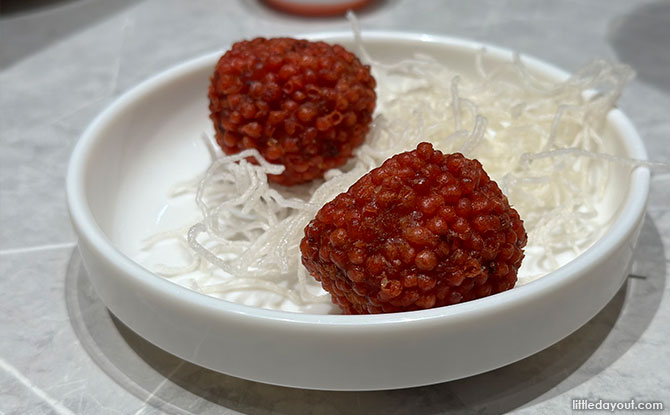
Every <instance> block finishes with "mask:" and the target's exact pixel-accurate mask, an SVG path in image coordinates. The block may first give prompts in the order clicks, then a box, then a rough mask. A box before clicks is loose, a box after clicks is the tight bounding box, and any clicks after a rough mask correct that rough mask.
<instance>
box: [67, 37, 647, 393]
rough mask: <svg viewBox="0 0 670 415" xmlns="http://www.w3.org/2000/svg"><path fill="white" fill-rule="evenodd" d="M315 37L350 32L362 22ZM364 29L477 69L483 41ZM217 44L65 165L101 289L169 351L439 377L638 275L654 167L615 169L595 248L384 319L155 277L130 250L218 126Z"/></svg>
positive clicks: (569, 318)
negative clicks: (608, 221)
mask: <svg viewBox="0 0 670 415" xmlns="http://www.w3.org/2000/svg"><path fill="white" fill-rule="evenodd" d="M313 37H315V38H325V39H327V40H329V41H331V42H337V43H341V44H343V45H345V46H347V45H351V44H352V40H351V34H349V33H334V34H333V33H330V34H320V35H314V36H313ZM364 39H365V43H366V46H367V48H368V50H369V51H370V52H371V53H372V54H373V55H374V56H376V57H377V58H380V59H390V60H397V59H400V58H403V57H407V56H409V55H411V54H412V53H414V52H417V51H418V52H423V53H429V54H432V55H434V56H436V57H438V58H439V59H445V60H448V62H449V64H450V65H452V66H455V67H457V68H459V69H460V70H462V71H464V72H467V71H471V70H472V67H471V62H472V56H473V54H474V53H476V51H477V50H479V49H480V48H481V46H482V45H481V44H477V43H473V42H468V41H463V40H458V39H452V38H445V37H436V36H428V35H417V34H399V33H390V32H372V33H365V34H364ZM487 51H488V53H487V55H486V57H487V59H490V60H491V61H496V60H498V61H502V60H505V61H509V60H510V59H511V57H512V53H511V52H509V51H506V50H502V49H499V48H495V47H491V46H487ZM219 56H220V53H215V54H212V55H208V56H205V57H202V58H200V59H196V60H193V61H191V62H188V63H185V64H183V65H180V66H178V67H176V68H174V69H171V70H169V71H167V72H164V73H162V74H160V75H157V76H155V77H153V78H151V79H149V80H148V81H146V82H144V83H143V84H141V85H140V86H138V87H136V88H134V89H133V90H131V91H130V92H128V93H126V94H125V95H124V96H122V97H121V98H119V99H118V100H117V101H116V102H115V103H113V104H112V105H111V106H110V107H109V108H108V109H107V110H105V111H104V112H103V113H102V114H101V115H100V116H99V117H98V118H97V119H96V120H95V121H94V122H93V123H92V125H91V126H90V127H89V128H88V129H87V130H86V132H85V133H84V135H83V137H82V138H81V140H80V142H79V143H78V144H77V146H76V148H75V150H74V152H73V155H72V159H71V161H70V166H69V171H68V177H67V196H68V202H69V207H70V213H71V217H72V221H73V224H74V227H75V229H76V231H77V233H78V235H79V250H80V252H81V255H82V258H83V261H84V264H85V267H86V269H87V271H88V275H89V278H90V280H91V282H92V284H93V286H94V287H95V290H96V292H97V293H98V295H99V296H100V298H101V299H102V301H103V302H104V303H105V305H106V306H107V307H108V308H109V309H110V310H111V311H112V312H113V313H114V314H115V315H116V316H117V317H118V318H119V319H120V320H121V321H123V322H124V323H125V324H126V325H128V326H129V327H130V328H131V329H133V330H134V331H136V332H137V333H138V334H139V335H141V336H142V337H144V338H146V339H147V340H149V341H151V342H152V343H154V344H156V345H157V346H159V347H161V348H163V349H165V350H166V351H168V352H170V353H173V354H175V355H177V356H179V357H181V358H183V359H185V360H188V361H191V362H193V363H196V364H198V365H201V366H204V367H207V368H210V369H213V370H216V371H219V372H222V373H227V374H230V375H233V376H237V377H241V378H245V379H251V380H255V381H260V382H265V383H271V384H277V385H284V386H293V387H300V388H309V389H326V390H375V389H377V390H378V389H392V388H405V387H412V386H419V385H426V384H433V383H438V382H444V381H448V380H453V379H458V378H462V377H466V376H471V375H474V374H478V373H482V372H485V371H489V370H492V369H495V368H497V367H500V366H504V365H507V364H509V363H512V362H514V361H517V360H519V359H522V358H524V357H526V356H529V355H531V354H533V353H536V352H538V351H540V350H542V349H544V348H546V347H548V346H550V345H552V344H553V343H555V342H557V341H559V340H560V339H562V338H563V337H565V336H567V335H569V334H570V333H572V332H573V331H574V330H576V329H578V328H579V327H581V326H582V325H583V324H584V323H586V322H587V321H588V320H589V319H591V318H592V317H593V316H594V315H595V314H596V313H597V312H598V311H599V310H600V309H602V307H603V306H604V305H605V304H607V302H608V301H609V300H610V299H611V298H612V297H613V295H614V294H615V293H616V291H617V290H618V289H619V288H620V287H621V285H622V283H623V281H624V280H625V278H626V275H627V274H628V270H629V265H630V262H631V258H632V255H633V250H634V246H635V243H636V240H637V237H638V234H639V231H640V228H641V225H642V219H643V216H644V212H645V207H646V201H647V193H648V188H649V174H648V171H647V170H646V169H636V170H635V171H634V172H633V173H632V175H631V174H628V173H626V172H624V173H621V174H620V175H618V176H617V177H616V178H615V181H616V183H615V185H614V186H612V188H613V189H615V190H613V191H615V192H616V194H615V195H614V196H613V197H612V199H613V200H619V201H621V204H620V206H619V207H618V211H619V213H618V217H617V219H616V221H615V222H614V224H613V225H612V226H611V228H610V229H609V230H608V231H607V232H606V234H605V235H604V236H603V237H602V238H601V239H600V240H599V241H598V242H597V243H596V244H595V245H594V246H592V247H591V248H589V249H588V250H587V251H586V252H585V253H584V254H582V255H581V256H579V257H578V258H576V259H575V260H573V261H572V262H570V263H568V264H567V265H565V266H563V267H561V268H559V269H558V270H556V271H554V272H552V273H550V274H548V275H546V276H544V277H543V278H541V279H539V280H537V281H534V282H532V283H529V284H527V285H524V286H521V287H517V288H514V289H512V290H510V291H507V292H504V293H501V294H497V295H494V296H491V297H487V298H484V299H480V300H476V301H472V302H468V303H464V304H458V305H454V306H449V307H445V308H438V309H432V310H424V311H416V312H409V313H396V314H387V315H371V316H343V315H318V314H299V313H290V312H282V311H274V310H267V309H260V308H254V307H249V306H244V305H239V304H235V303H231V302H227V301H223V300H219V299H216V298H212V297H208V296H205V295H203V294H199V293H196V292H194V291H191V290H189V289H186V288H184V287H181V286H179V285H176V284H174V283H172V282H170V281H167V280H165V279H163V278H161V277H159V276H157V275H155V274H152V273H151V272H149V271H148V270H146V269H145V268H143V267H142V266H140V265H139V264H137V263H136V262H134V261H133V260H132V259H131V258H130V257H129V256H128V254H127V252H128V249H129V248H128V247H129V246H130V245H132V244H135V245H136V244H137V243H138V241H137V239H138V237H139V236H138V235H146V232H145V230H146V228H147V226H148V225H147V220H148V221H149V222H151V221H152V220H154V221H160V220H162V218H161V217H160V215H159V217H156V214H155V212H156V210H155V206H156V203H158V202H157V200H156V199H157V198H159V197H161V196H164V195H165V194H166V192H167V189H168V188H169V186H170V185H171V184H173V183H175V182H176V181H179V180H183V179H188V178H190V177H192V176H193V175H194V174H195V173H198V172H199V171H200V170H201V168H202V164H203V163H206V162H207V160H208V159H207V153H206V150H205V148H204V147H203V146H202V145H201V143H200V144H199V136H200V135H201V134H202V133H203V132H207V131H210V130H211V127H210V125H209V119H208V112H207V98H206V88H207V85H208V79H209V76H210V75H211V72H212V70H213V67H214V64H215V63H216V60H217V59H218V57H219ZM524 62H525V63H526V64H527V66H528V67H529V68H530V70H531V71H533V72H535V73H536V74H540V75H541V76H543V77H546V78H548V79H552V80H559V79H564V78H565V77H567V74H566V73H565V72H563V71H561V70H559V69H557V68H555V67H553V66H550V65H548V64H545V63H542V62H539V61H537V60H535V59H532V58H528V57H524ZM607 131H608V132H607V137H608V139H609V141H610V150H611V151H613V152H616V153H618V154H621V155H625V156H629V157H634V158H638V159H645V158H646V152H645V149H644V146H643V144H642V142H641V140H640V138H639V136H638V135H637V133H636V131H635V129H634V127H633V126H632V124H631V123H630V121H629V120H628V119H627V118H626V117H625V115H624V114H623V113H621V112H620V111H618V110H613V111H612V112H611V113H610V114H609V117H608V126H607ZM176 213H177V214H178V212H176ZM171 214H173V213H171ZM151 215H154V216H153V217H152V216H151ZM149 225H151V223H149Z"/></svg>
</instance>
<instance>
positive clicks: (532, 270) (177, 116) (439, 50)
mask: <svg viewBox="0 0 670 415" xmlns="http://www.w3.org/2000/svg"><path fill="white" fill-rule="evenodd" d="M422 40H424V41H419V42H417V41H416V40H415V39H399V40H397V41H394V42H393V43H392V44H390V43H389V42H388V41H387V40H385V39H375V38H374V37H373V38H371V39H367V40H366V41H365V47H366V49H367V50H368V52H369V53H370V54H371V55H372V56H373V57H374V59H375V60H378V61H379V62H382V63H391V64H392V63H396V62H398V61H400V60H403V59H407V58H408V57H411V56H413V54H414V53H420V54H426V55H429V56H433V57H434V58H435V59H437V60H438V61H440V62H443V63H444V64H447V65H448V66H449V67H450V68H452V69H455V70H457V71H458V72H460V73H461V74H463V76H464V77H468V76H471V77H475V76H476V68H475V61H476V60H475V55H476V53H477V51H478V50H479V46H477V45H470V44H467V43H464V42H461V43H456V44H453V45H451V46H450V47H448V48H445V47H444V45H443V44H442V43H439V42H434V41H430V39H429V38H427V37H424V39H422ZM338 42H339V43H341V44H343V45H344V46H345V47H348V48H349V49H350V50H355V48H356V46H355V44H354V43H353V42H352V40H351V39H350V36H346V37H342V38H341V39H339V40H338ZM483 56H484V60H483V63H484V64H485V65H487V66H490V67H494V66H495V65H497V64H500V63H501V62H506V61H509V60H510V59H511V57H510V55H509V54H508V53H505V52H503V51H498V50H496V49H491V48H489V49H488V50H487V51H486V53H485V54H484V55H483ZM218 57H219V54H218V53H217V54H213V55H210V56H209V57H205V58H203V59H202V60H200V61H199V63H198V64H197V65H194V66H192V67H191V68H189V69H188V70H185V71H184V73H182V74H180V76H179V77H178V78H177V79H175V80H174V81H173V82H170V83H169V87H166V88H155V89H153V90H152V91H151V92H150V93H149V94H146V95H144V96H142V97H141V99H139V100H137V101H136V102H133V104H132V105H130V106H129V107H127V108H125V109H124V111H123V112H122V113H121V114H119V116H118V117H117V121H116V123H115V125H114V129H113V130H112V131H108V132H107V134H113V135H114V136H115V137H116V138H115V139H114V140H113V141H112V140H110V142H109V143H110V144H109V145H114V146H118V147H117V148H110V149H104V150H102V151H101V153H100V155H101V157H102V158H103V159H104V161H105V162H109V161H110V160H109V159H110V158H114V157H118V158H119V159H118V161H116V167H115V168H114V170H115V171H114V172H113V174H112V176H113V180H108V179H105V182H106V186H105V193H104V197H102V198H100V202H99V203H100V206H101V207H104V208H101V209H93V211H94V212H95V213H96V214H98V215H100V218H99V223H100V224H101V227H102V229H103V231H104V232H105V234H106V235H107V236H108V237H109V239H110V240H111V241H112V242H113V244H114V245H115V246H116V247H117V248H118V249H119V250H120V251H121V252H123V253H124V254H125V255H127V256H128V257H130V258H132V259H133V260H135V261H137V262H139V263H140V264H142V265H143V266H145V267H147V268H148V269H149V270H151V271H154V270H155V269H157V267H160V266H163V265H168V266H169V265H175V264H176V265H179V264H184V263H186V262H187V259H188V258H187V257H188V256H189V253H188V252H186V251H185V250H184V248H183V246H181V245H176V244H174V243H173V244H166V243H164V244H161V243H158V244H155V245H154V246H152V247H151V249H147V248H146V246H147V244H146V241H147V240H148V239H149V238H150V237H153V236H156V235H160V234H161V233H164V232H169V231H173V230H178V232H181V233H182V234H183V235H185V234H186V232H187V229H188V226H189V225H191V224H193V223H194V222H196V221H197V220H198V219H199V218H200V217H201V215H200V212H199V210H198V207H197V205H196V202H195V197H194V196H193V194H192V193H189V194H187V195H182V196H177V197H171V196H170V193H171V191H172V190H174V188H175V186H176V185H178V184H181V183H189V185H190V186H192V187H193V188H195V187H196V186H197V181H193V179H194V178H197V177H199V176H200V175H201V174H202V173H203V172H204V171H205V170H206V169H207V167H208V166H209V165H210V164H211V162H212V157H211V156H210V153H209V151H208V149H207V143H206V139H204V138H203V136H209V137H212V136H213V128H212V124H211V121H210V120H209V118H208V100H207V97H206V91H207V85H208V79H209V76H211V73H212V71H213V66H214V65H215V63H216V61H217V60H218ZM526 65H528V66H529V68H530V69H531V70H534V71H535V73H536V74H538V75H540V76H541V77H542V78H545V79H549V80H552V81H557V80H563V79H565V77H566V74H564V73H562V72H561V71H559V70H556V69H554V68H551V67H547V66H546V65H543V64H541V63H536V62H535V61H533V60H532V59H531V60H528V61H527V62H526ZM392 81H393V80H388V79H381V80H378V82H379V83H381V82H392ZM446 82H449V80H445V83H446ZM382 112H383V110H382ZM138 113H141V114H142V116H141V117H138V116H137V115H136V114H138ZM605 137H606V138H608V139H607V140H605V141H604V142H603V145H602V149H601V151H602V152H605V153H609V154H617V155H627V151H626V149H625V148H624V146H623V141H622V140H621V137H620V136H618V130H617V129H616V128H614V127H613V125H612V124H611V123H610V124H608V125H607V128H606V130H605ZM112 143H113V144H112ZM616 167H617V166H615V165H611V166H609V171H608V172H607V174H608V175H610V176H611V179H610V180H609V181H608V182H607V183H606V184H607V188H606V189H603V191H602V195H603V197H602V199H601V200H600V201H599V203H600V204H599V206H598V213H599V216H598V217H597V218H594V219H593V220H594V221H596V222H598V223H600V224H602V228H603V232H604V231H605V230H606V229H607V228H608V227H609V226H610V225H611V223H612V222H611V220H610V218H612V217H613V216H615V215H616V211H617V210H619V209H621V208H622V206H623V200H624V198H625V196H626V194H627V192H628V186H629V182H630V175H629V174H628V172H627V171H626V170H625V169H618V168H616ZM97 188H100V186H98V185H95V186H91V189H92V191H93V189H97ZM111 189H114V190H113V191H112V190H111ZM96 200H97V199H96ZM295 255H296V256H299V252H298V251H297V250H296V252H295ZM576 255H577V253H576V252H574V251H572V250H566V251H564V252H562V253H560V255H557V258H558V259H559V265H563V264H565V263H567V262H569V261H570V260H572V259H573V258H574V257H575V256H576ZM536 257H539V254H538V253H536V252H533V251H532V250H527V252H526V259H525V261H524V264H523V266H522V268H521V270H520V271H519V275H520V281H521V282H522V283H523V282H524V277H526V276H528V275H535V274H538V273H540V272H541V271H539V270H538V269H537V267H536V264H537V263H538V261H540V259H536ZM187 274H188V275H184V276H176V277H171V278H170V279H171V280H172V281H174V282H176V283H179V284H181V285H184V286H186V287H193V286H194V285H195V283H193V282H191V281H192V280H194V278H193V275H196V277H200V275H198V272H197V271H196V272H192V273H187ZM310 282H311V287H310V288H312V291H314V292H317V291H316V290H318V283H317V282H316V281H310ZM519 285H521V283H520V284H519ZM218 296H219V297H221V298H225V299H228V300H231V301H234V302H239V303H243V304H248V305H252V306H264V307H268V304H275V305H274V306H272V305H271V306H269V307H270V308H279V309H283V310H287V311H297V312H306V313H317V314H324V313H338V310H337V308H336V307H335V306H333V305H332V304H328V303H326V304H317V305H314V304H306V305H303V304H298V305H296V304H294V303H291V302H290V301H283V302H282V301H280V300H281V298H276V297H278V296H277V295H276V294H273V293H267V292H259V291H255V292H254V291H249V290H242V291H240V292H233V293H226V294H225V295H218Z"/></svg>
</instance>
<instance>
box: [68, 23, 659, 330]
mask: <svg viewBox="0 0 670 415" xmlns="http://www.w3.org/2000/svg"><path fill="white" fill-rule="evenodd" d="M361 34H362V38H363V44H365V42H366V41H367V40H373V41H404V42H410V43H412V42H419V43H423V42H426V43H432V44H437V45H445V46H447V47H451V48H453V47H455V48H461V49H464V50H478V49H481V48H486V52H487V54H491V55H493V56H494V57H496V58H503V59H508V60H509V59H510V58H511V57H512V56H513V54H514V52H512V51H511V50H509V49H505V48H501V47H498V46H494V45H491V44H488V43H481V42H476V41H472V40H467V39H461V38H456V37H449V36H441V35H432V34H425V33H415V32H401V31H362V32H361ZM296 37H304V38H308V39H315V40H316V39H319V40H326V41H331V42H338V41H342V40H351V39H352V38H353V35H352V33H351V31H333V32H331V31H329V32H318V33H309V34H303V35H297V36H296ZM222 53H223V52H222V51H216V52H212V53H208V54H206V55H204V56H201V57H198V58H195V59H192V60H188V61H186V62H184V63H181V64H179V65H176V66H174V67H172V68H169V69H167V70H165V71H162V72H160V73H158V74H156V75H153V76H151V77H150V78H148V79H146V80H144V81H143V82H141V83H140V84H138V85H136V86H134V87H133V88H131V89H130V90H128V91H127V92H125V93H123V94H122V95H121V96H120V97H118V98H117V99H115V100H114V101H113V102H112V103H111V104H109V105H108V106H107V107H106V108H105V109H104V110H103V111H102V112H100V113H99V114H98V115H97V116H96V118H95V119H94V120H93V121H92V123H91V124H90V125H89V126H88V127H87V128H86V130H85V131H84V133H83V134H82V136H81V137H80V139H79V141H78V142H77V144H76V145H75V147H74V150H73V152H72V155H71V157H70V161H69V164H68V169H67V176H66V196H67V203H68V208H69V213H70V218H71V221H72V223H73V225H74V228H75V230H76V231H77V234H78V235H79V238H80V239H84V240H85V241H86V242H87V243H88V245H89V246H90V247H92V248H93V249H94V250H96V251H97V253H98V254H99V255H101V256H102V257H104V258H105V259H106V260H107V261H109V262H110V263H112V264H113V265H114V266H115V267H116V268H117V269H119V270H120V271H121V272H122V273H123V274H124V275H126V276H130V277H131V278H133V279H134V280H135V282H137V283H140V284H142V285H143V286H145V287H146V288H149V289H151V290H153V291H155V292H157V293H160V294H161V295H162V296H165V298H166V300H170V301H175V302H177V303H182V304H184V305H188V306H191V307H195V308H197V309H200V310H201V311H203V312H207V313H214V314H218V315H220V316H221V317H224V316H235V317H238V318H245V319H253V320H261V321H271V322H273V324H279V325H286V324H289V325H292V324H300V325H306V326H309V327H310V329H317V330H318V329H324V330H327V329H328V328H331V327H347V328H349V329H361V330H371V329H372V330H377V329H385V328H387V327H389V326H394V325H398V324H405V323H407V322H408V321H422V322H424V323H427V324H437V323H438V322H439V323H443V322H444V321H445V320H451V319H460V320H461V321H465V320H471V319H478V318H481V317H483V316H486V315H495V314H497V313H500V312H503V311H504V310H505V309H506V308H507V307H522V306H523V305H524V304H525V303H529V302H531V301H535V300H537V299H538V298H541V297H543V296H547V295H551V292H552V291H553V290H554V289H556V288H557V287H561V286H564V285H566V284H571V283H572V282H574V281H575V280H576V279H579V278H580V276H581V275H583V274H584V273H585V272H589V270H591V269H593V267H595V266H597V263H598V260H599V259H600V258H603V257H606V256H607V255H608V253H612V252H613V251H614V250H615V249H616V248H617V247H618V246H620V245H621V244H622V243H623V241H624V240H625V239H626V237H627V236H628V235H629V234H630V233H631V232H634V229H635V225H636V223H637V222H638V221H639V220H640V219H641V218H642V217H643V215H644V213H645V210H646V202H647V197H648V192H649V180H650V173H649V170H648V169H647V168H646V167H644V166H641V167H636V168H634V169H633V170H632V172H631V176H630V183H631V185H630V192H629V193H628V194H627V195H626V197H625V200H624V203H623V206H622V208H621V211H620V213H619V215H618V217H617V218H616V220H615V221H614V223H612V225H611V226H610V229H608V230H607V231H606V232H605V233H604V234H603V236H602V237H601V238H600V239H599V240H598V241H596V242H595V243H594V245H592V246H591V247H589V248H588V249H587V250H586V251H584V252H583V253H582V254H580V255H579V256H577V257H576V258H575V259H573V260H572V261H570V262H568V263H567V264H565V265H563V266H562V267H560V268H558V269H556V270H554V271H552V272H550V273H548V274H546V275H545V276H543V277H542V278H539V279H537V280H535V281H531V282H529V283H528V284H524V285H522V286H517V287H514V288H513V289H511V290H508V291H505V292H502V293H498V294H496V295H492V296H488V297H485V298H481V299H477V300H473V301H468V302H464V303H460V304H454V305H451V306H446V307H438V308H433V309H428V310H418V311H408V312H399V313H388V314H374V315H340V314H308V313H297V312H290V311H281V310H271V309H265V308H259V307H253V306H247V305H242V304H237V303H233V302H230V301H227V300H223V299H219V298H215V297H211V296H208V295H206V294H202V293H199V292H196V291H193V290H191V289H189V288H186V287H183V286H181V285H178V284H176V283H174V282H172V281H169V280H167V279H165V278H163V277H161V276H159V275H156V274H154V273H152V272H151V271H149V270H147V269H146V268H144V267H142V266H141V265H140V264H139V263H137V262H135V261H134V260H132V259H131V258H130V257H128V256H127V255H125V254H124V253H122V252H121V251H120V250H119V249H117V248H116V247H115V246H114V244H113V242H112V241H111V240H110V239H109V237H108V236H107V235H106V234H105V233H104V232H103V231H102V229H101V228H100V226H99V225H98V224H97V222H96V220H95V218H94V216H93V214H92V212H91V209H90V207H89V205H88V203H87V198H86V192H85V188H86V171H87V170H88V168H89V166H90V164H91V159H90V156H91V154H92V152H93V150H94V148H95V147H96V143H97V142H98V140H99V137H100V133H101V132H102V131H103V130H104V129H105V128H106V127H107V126H108V125H110V124H113V122H114V119H115V117H116V116H117V115H118V114H119V113H120V112H121V111H122V110H123V109H124V108H125V107H126V106H127V105H129V104H131V103H132V102H134V101H135V100H138V99H141V98H142V97H143V96H145V95H148V94H151V93H152V92H153V91H155V90H157V89H160V88H161V87H163V86H166V85H169V84H170V83H171V82H173V81H175V80H177V79H179V78H181V77H184V76H186V75H188V74H189V73H192V72H194V71H198V70H201V69H202V68H203V66H204V65H213V64H214V63H215V62H216V60H218V58H219V57H220V56H221V55H222ZM520 56H521V58H522V60H523V61H524V63H525V64H526V66H528V67H529V68H530V69H533V70H538V71H540V72H544V73H545V74H547V75H548V76H550V77H553V78H556V79H567V78H568V77H569V73H568V72H566V71H564V70H562V69H559V68H558V67H556V66H554V65H551V64H549V63H546V62H544V61H541V60H539V59H537V58H534V57H531V56H527V55H524V54H520ZM608 121H609V122H610V123H612V124H613V126H614V127H615V128H616V129H617V130H619V131H620V132H621V134H622V136H623V137H624V138H625V140H624V141H622V144H623V146H624V149H625V151H626V152H627V153H628V155H629V156H632V157H634V158H637V159H640V160H646V159H647V152H646V149H645V147H644V144H643V142H642V139H641V138H640V136H639V134H638V133H637V131H636V129H635V127H634V126H633V124H632V122H631V121H630V120H629V119H628V117H627V116H626V115H625V114H624V113H623V112H621V111H620V110H619V109H617V108H614V109H612V110H611V111H610V113H609V114H608Z"/></svg>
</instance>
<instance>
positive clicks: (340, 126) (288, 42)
mask: <svg viewBox="0 0 670 415" xmlns="http://www.w3.org/2000/svg"><path fill="white" fill-rule="evenodd" d="M374 88H375V79H374V78H373V77H372V75H371V74H370V67H369V66H367V65H362V64H361V63H360V61H359V60H358V58H357V57H356V56H354V55H353V54H352V53H350V52H348V51H346V50H345V49H344V48H343V47H341V46H339V45H328V44H326V43H324V42H310V41H307V40H297V39H290V38H275V39H264V38H257V39H254V40H251V41H243V42H238V43H235V44H234V45H233V47H232V49H231V50H229V51H228V52H226V53H225V54H224V55H223V56H222V57H221V59H220V60H219V62H218V64H217V65H216V69H215V71H214V75H213V76H212V78H211V84H210V87H209V101H210V104H209V109H210V118H211V120H212V121H213V123H214V129H215V131H216V140H217V142H218V143H219V145H220V146H221V148H222V149H223V151H224V152H225V153H226V154H234V153H238V152H240V151H242V150H245V149H249V148H255V149H258V151H259V152H260V153H261V155H263V157H264V158H265V159H266V160H268V161H269V162H270V163H276V164H283V165H284V166H285V167H286V169H285V171H284V172H283V173H282V174H281V175H270V176H269V179H270V180H271V181H274V182H276V183H280V184H284V185H293V184H298V183H303V182H307V181H310V180H312V179H315V178H319V177H322V176H323V173H324V172H325V171H326V170H329V169H331V168H334V167H338V166H341V165H342V164H344V163H346V161H347V160H348V159H349V157H351V155H352V151H353V149H354V148H356V147H357V146H359V145H360V144H361V143H362V142H363V140H364V139H365V135H366V134H367V132H368V130H369V127H370V122H371V121H372V113H373V111H374V109H375V100H376V94H375V91H374Z"/></svg>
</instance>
